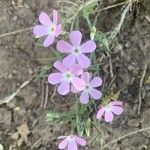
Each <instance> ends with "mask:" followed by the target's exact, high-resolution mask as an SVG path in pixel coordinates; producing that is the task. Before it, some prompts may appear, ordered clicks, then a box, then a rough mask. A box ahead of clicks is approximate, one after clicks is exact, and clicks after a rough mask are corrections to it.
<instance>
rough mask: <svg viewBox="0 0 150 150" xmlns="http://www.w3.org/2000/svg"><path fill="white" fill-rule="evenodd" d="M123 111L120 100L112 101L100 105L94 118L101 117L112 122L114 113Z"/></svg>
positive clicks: (119, 113) (118, 113)
mask: <svg viewBox="0 0 150 150" xmlns="http://www.w3.org/2000/svg"><path fill="white" fill-rule="evenodd" d="M122 113H123V108H122V102H121V101H112V102H110V103H109V104H108V105H107V106H104V107H101V108H100V110H99V111H98V113H97V115H96V118H97V119H99V120H100V119H102V118H104V120H105V121H106V122H110V123H111V122H112V121H113V118H114V114H115V115H121V114H122Z"/></svg>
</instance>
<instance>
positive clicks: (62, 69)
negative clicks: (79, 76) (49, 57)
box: [53, 60, 67, 72]
mask: <svg viewBox="0 0 150 150" xmlns="http://www.w3.org/2000/svg"><path fill="white" fill-rule="evenodd" d="M53 66H54V67H55V68H56V69H57V70H59V71H60V72H66V71H67V68H66V67H65V66H64V65H63V63H62V62H61V61H59V60H58V61H56V62H55V63H54V64H53Z"/></svg>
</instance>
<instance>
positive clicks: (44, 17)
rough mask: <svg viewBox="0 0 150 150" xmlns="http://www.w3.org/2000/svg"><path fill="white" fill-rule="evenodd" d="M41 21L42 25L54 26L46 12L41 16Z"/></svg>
mask: <svg viewBox="0 0 150 150" xmlns="http://www.w3.org/2000/svg"><path fill="white" fill-rule="evenodd" d="M39 21H40V23H41V24H43V25H44V26H47V27H49V26H51V25H52V21H51V20H50V18H49V16H48V15H47V14H46V13H44V12H42V13H41V14H40V15H39Z"/></svg>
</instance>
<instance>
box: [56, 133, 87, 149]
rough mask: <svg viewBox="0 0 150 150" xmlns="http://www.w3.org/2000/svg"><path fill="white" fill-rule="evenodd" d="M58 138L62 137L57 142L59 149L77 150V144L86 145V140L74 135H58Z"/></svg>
mask: <svg viewBox="0 0 150 150" xmlns="http://www.w3.org/2000/svg"><path fill="white" fill-rule="evenodd" d="M58 139H63V141H62V142H61V143H60V144H59V149H65V150H78V145H81V146H85V145H86V141H85V140H84V139H83V138H81V137H78V136H76V135H70V136H60V137H59V138H58Z"/></svg>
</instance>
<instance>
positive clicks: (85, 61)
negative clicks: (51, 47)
mask: <svg viewBox="0 0 150 150" xmlns="http://www.w3.org/2000/svg"><path fill="white" fill-rule="evenodd" d="M77 62H78V64H79V65H80V66H81V67H82V68H83V69H86V68H88V67H89V66H90V64H91V61H90V59H89V58H88V57H87V56H85V55H84V54H82V53H81V54H79V55H78V56H77Z"/></svg>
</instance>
